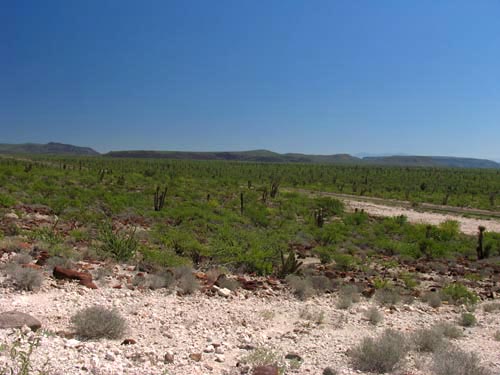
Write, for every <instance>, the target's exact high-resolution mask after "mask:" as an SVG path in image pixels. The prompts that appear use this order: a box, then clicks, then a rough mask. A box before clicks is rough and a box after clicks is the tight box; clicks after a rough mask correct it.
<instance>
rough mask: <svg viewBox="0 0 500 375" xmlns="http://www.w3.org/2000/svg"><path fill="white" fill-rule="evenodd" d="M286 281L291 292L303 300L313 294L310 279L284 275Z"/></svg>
mask: <svg viewBox="0 0 500 375" xmlns="http://www.w3.org/2000/svg"><path fill="white" fill-rule="evenodd" d="M285 280H286V282H287V284H288V285H289V286H290V288H292V291H293V294H295V296H296V297H297V298H298V299H300V300H302V301H304V300H306V299H308V298H309V297H312V296H313V295H314V294H315V291H314V288H313V286H312V282H311V279H309V278H302V277H300V276H297V275H289V276H287V277H286V279H285Z"/></svg>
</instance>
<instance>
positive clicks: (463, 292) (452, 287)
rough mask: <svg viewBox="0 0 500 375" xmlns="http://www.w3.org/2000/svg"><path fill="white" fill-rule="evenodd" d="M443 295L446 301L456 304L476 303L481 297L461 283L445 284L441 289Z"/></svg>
mask: <svg viewBox="0 0 500 375" xmlns="http://www.w3.org/2000/svg"><path fill="white" fill-rule="evenodd" d="M441 296H442V298H443V299H444V300H445V301H448V302H449V303H453V304H455V305H461V304H465V305H475V304H476V303H477V302H478V301H479V297H478V296H477V294H476V293H475V292H473V291H471V290H469V289H467V287H466V286H465V285H463V284H460V283H455V284H449V285H447V286H445V287H444V288H443V289H442V290H441Z"/></svg>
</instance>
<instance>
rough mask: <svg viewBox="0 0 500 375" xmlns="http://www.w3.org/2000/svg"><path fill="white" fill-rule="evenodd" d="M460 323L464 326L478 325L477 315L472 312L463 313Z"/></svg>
mask: <svg viewBox="0 0 500 375" xmlns="http://www.w3.org/2000/svg"><path fill="white" fill-rule="evenodd" d="M459 323H460V325H461V326H462V327H472V326H474V325H476V317H475V316H474V314H471V313H463V314H462V315H461V316H460V319H459Z"/></svg>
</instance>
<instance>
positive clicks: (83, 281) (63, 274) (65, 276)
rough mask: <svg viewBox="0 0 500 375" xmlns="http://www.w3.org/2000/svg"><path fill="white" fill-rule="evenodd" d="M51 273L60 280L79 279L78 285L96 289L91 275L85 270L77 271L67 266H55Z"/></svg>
mask: <svg viewBox="0 0 500 375" xmlns="http://www.w3.org/2000/svg"><path fill="white" fill-rule="evenodd" d="M53 275H54V277H55V278H56V279H61V280H79V281H80V285H83V286H85V287H87V288H90V289H97V286H96V285H95V284H94V282H93V281H92V275H91V274H90V273H87V272H78V271H75V270H70V269H67V268H63V267H59V266H55V267H54V271H53Z"/></svg>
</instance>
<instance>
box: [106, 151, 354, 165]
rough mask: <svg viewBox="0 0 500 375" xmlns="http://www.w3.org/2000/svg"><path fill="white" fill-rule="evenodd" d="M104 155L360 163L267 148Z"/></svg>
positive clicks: (339, 156) (340, 156)
mask: <svg viewBox="0 0 500 375" xmlns="http://www.w3.org/2000/svg"><path fill="white" fill-rule="evenodd" d="M105 156H109V157H114V158H158V159H188V160H231V161H249V162H266V163H325V164H329V163H335V164H342V163H360V162H361V159H359V158H356V157H354V156H351V155H348V154H336V155H306V154H294V153H290V154H279V153H276V152H272V151H268V150H252V151H222V152H190V151H140V150H138V151H111V152H109V153H107V154H106V155H105Z"/></svg>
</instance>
